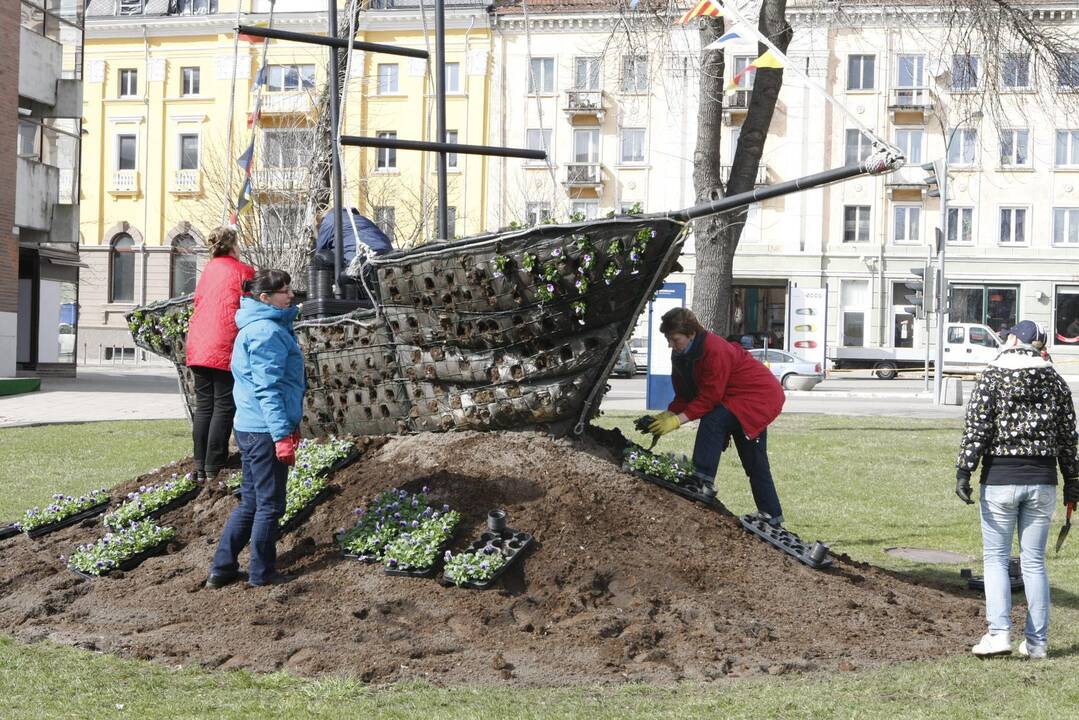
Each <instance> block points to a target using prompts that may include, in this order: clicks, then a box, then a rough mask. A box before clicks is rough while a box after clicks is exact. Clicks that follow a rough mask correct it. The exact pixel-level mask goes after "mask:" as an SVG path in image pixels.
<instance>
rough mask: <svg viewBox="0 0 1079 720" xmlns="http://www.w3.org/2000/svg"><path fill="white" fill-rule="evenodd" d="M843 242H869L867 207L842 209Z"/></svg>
mask: <svg viewBox="0 0 1079 720" xmlns="http://www.w3.org/2000/svg"><path fill="white" fill-rule="evenodd" d="M843 242H845V243H852V242H869V206H868V205H846V206H844V207H843Z"/></svg>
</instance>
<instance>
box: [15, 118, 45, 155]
mask: <svg viewBox="0 0 1079 720" xmlns="http://www.w3.org/2000/svg"><path fill="white" fill-rule="evenodd" d="M40 130H41V125H40V124H38V123H36V122H33V121H31V120H20V121H19V141H18V146H17V147H18V155H19V157H21V158H28V159H30V160H40V159H41V145H40V144H39V142H38V140H39V138H40V133H39V131H40Z"/></svg>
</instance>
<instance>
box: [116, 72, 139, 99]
mask: <svg viewBox="0 0 1079 720" xmlns="http://www.w3.org/2000/svg"><path fill="white" fill-rule="evenodd" d="M138 94H139V71H138V70H133V69H131V68H125V69H122V70H120V97H135V96H136V95H138Z"/></svg>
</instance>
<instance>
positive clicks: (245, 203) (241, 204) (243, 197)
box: [232, 176, 251, 225]
mask: <svg viewBox="0 0 1079 720" xmlns="http://www.w3.org/2000/svg"><path fill="white" fill-rule="evenodd" d="M250 206H251V177H250V176H248V177H246V178H244V184H243V185H242V186H240V197H239V198H238V199H237V200H236V209H235V210H234V211H233V213H232V217H233V218H234V219H233V221H232V224H233V225H235V224H236V219H239V217H240V215H242V214H243V212H244V210H246V209H247V208H248V207H250Z"/></svg>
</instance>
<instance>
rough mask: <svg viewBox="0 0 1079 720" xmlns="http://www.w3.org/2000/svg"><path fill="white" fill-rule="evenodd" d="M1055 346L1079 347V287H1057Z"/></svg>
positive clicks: (1054, 328)
mask: <svg viewBox="0 0 1079 720" xmlns="http://www.w3.org/2000/svg"><path fill="white" fill-rule="evenodd" d="M1053 310H1054V312H1053V318H1054V321H1053V330H1054V333H1053V344H1054V345H1056V344H1060V345H1079V285H1057V289H1056V298H1054V302H1053Z"/></svg>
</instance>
